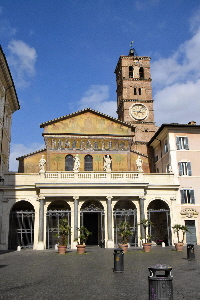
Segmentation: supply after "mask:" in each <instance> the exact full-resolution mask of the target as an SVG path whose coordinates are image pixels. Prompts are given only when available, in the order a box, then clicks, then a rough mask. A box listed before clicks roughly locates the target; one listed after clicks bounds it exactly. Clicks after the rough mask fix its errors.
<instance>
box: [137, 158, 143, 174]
mask: <svg viewBox="0 0 200 300" xmlns="http://www.w3.org/2000/svg"><path fill="white" fill-rule="evenodd" d="M142 163H143V160H142V159H141V157H140V156H138V158H137V159H136V166H137V171H138V172H143V170H142Z"/></svg>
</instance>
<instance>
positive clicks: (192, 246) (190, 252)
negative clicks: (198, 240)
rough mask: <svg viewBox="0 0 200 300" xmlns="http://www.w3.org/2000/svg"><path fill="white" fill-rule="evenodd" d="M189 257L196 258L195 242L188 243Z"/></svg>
mask: <svg viewBox="0 0 200 300" xmlns="http://www.w3.org/2000/svg"><path fill="white" fill-rule="evenodd" d="M187 259H189V260H193V259H195V254H194V245H193V244H187Z"/></svg>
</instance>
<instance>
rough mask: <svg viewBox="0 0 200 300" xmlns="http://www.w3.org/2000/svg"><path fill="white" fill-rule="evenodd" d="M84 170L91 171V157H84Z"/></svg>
mask: <svg viewBox="0 0 200 300" xmlns="http://www.w3.org/2000/svg"><path fill="white" fill-rule="evenodd" d="M84 170H85V171H93V157H92V156H91V155H86V156H85V158H84Z"/></svg>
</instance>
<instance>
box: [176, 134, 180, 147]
mask: <svg viewBox="0 0 200 300" xmlns="http://www.w3.org/2000/svg"><path fill="white" fill-rule="evenodd" d="M176 147H177V150H180V143H179V136H177V137H176Z"/></svg>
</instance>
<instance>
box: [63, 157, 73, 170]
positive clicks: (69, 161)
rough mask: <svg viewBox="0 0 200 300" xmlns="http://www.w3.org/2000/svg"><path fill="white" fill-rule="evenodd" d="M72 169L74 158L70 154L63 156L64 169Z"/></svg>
mask: <svg viewBox="0 0 200 300" xmlns="http://www.w3.org/2000/svg"><path fill="white" fill-rule="evenodd" d="M73 169H74V158H73V156H72V155H71V154H69V155H67V156H66V157H65V171H73Z"/></svg>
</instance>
